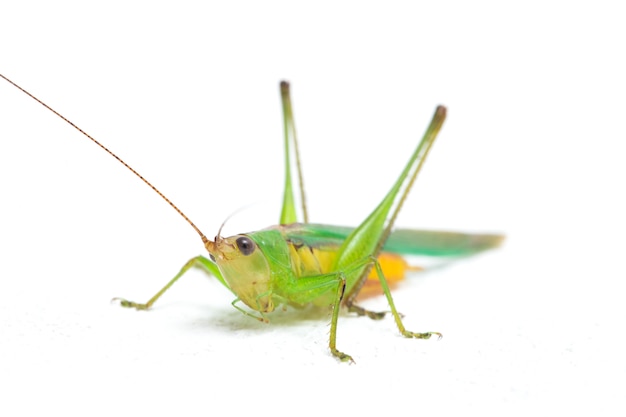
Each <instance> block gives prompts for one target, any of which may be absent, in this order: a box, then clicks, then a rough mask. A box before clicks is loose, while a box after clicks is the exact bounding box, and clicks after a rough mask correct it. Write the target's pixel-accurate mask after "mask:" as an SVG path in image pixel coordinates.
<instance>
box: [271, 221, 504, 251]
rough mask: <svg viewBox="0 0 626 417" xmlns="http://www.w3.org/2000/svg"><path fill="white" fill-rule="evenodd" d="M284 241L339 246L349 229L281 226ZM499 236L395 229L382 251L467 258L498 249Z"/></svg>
mask: <svg viewBox="0 0 626 417" xmlns="http://www.w3.org/2000/svg"><path fill="white" fill-rule="evenodd" d="M282 229H283V233H284V234H285V237H286V238H287V239H288V240H291V241H295V242H302V243H303V244H306V245H308V246H312V247H331V246H340V245H341V244H342V243H343V241H344V240H345V239H346V238H347V237H348V235H349V234H350V233H351V232H352V231H353V230H354V228H352V227H345V226H329V225H324V224H315V223H308V224H301V223H294V224H290V225H285V226H282ZM503 240H504V236H503V235H499V234H489V233H463V232H451V231H441V230H411V229H397V230H394V231H393V232H391V235H390V236H389V238H388V239H387V242H385V244H384V246H383V251H385V252H392V253H397V254H399V255H418V256H435V257H457V256H469V255H474V254H476V253H479V252H483V251H485V250H488V249H493V248H496V247H498V246H499V245H500V244H501V243H502V241H503Z"/></svg>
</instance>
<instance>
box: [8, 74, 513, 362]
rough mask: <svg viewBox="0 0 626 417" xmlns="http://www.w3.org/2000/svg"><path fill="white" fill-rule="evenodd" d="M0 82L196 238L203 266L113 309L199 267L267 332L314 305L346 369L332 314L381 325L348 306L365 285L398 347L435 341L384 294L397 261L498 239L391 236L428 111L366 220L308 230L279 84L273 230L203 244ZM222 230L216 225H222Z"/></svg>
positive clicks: (398, 271) (439, 115)
mask: <svg viewBox="0 0 626 417" xmlns="http://www.w3.org/2000/svg"><path fill="white" fill-rule="evenodd" d="M0 77H2V78H3V79H5V80H6V81H8V82H9V83H11V84H12V85H14V86H15V87H16V88H18V89H20V90H21V91H23V92H24V93H25V94H27V95H29V96H30V97H31V98H33V99H34V100H36V101H37V102H39V103H40V104H42V105H43V106H44V107H46V108H47V109H48V110H50V111H52V112H53V113H54V114H56V115H57V116H59V117H60V118H61V119H63V120H64V121H65V122H67V123H69V124H70V125H71V126H73V127H74V128H75V129H77V130H79V131H80V132H81V133H82V134H83V135H85V136H86V137H87V138H89V139H90V140H92V141H93V142H94V143H96V144H97V145H98V146H100V147H101V148H102V149H104V150H105V151H106V152H107V153H109V154H110V155H111V156H113V157H114V158H115V159H117V160H118V161H119V162H120V163H122V164H123V165H124V166H125V167H126V168H128V169H129V170H130V171H131V172H132V173H133V174H135V175H136V176H137V177H139V178H140V179H141V180H142V181H143V182H144V183H146V184H147V185H148V186H150V187H151V188H152V189H153V190H154V191H155V192H156V193H157V194H159V195H160V196H161V197H162V198H163V199H164V200H165V201H166V202H167V203H168V204H169V205H170V206H171V207H172V208H174V210H176V212H178V214H180V215H181V216H182V217H183V218H184V219H185V220H186V221H187V222H188V223H189V224H190V225H191V227H193V229H194V230H195V231H196V232H197V233H198V235H199V236H200V238H201V240H202V244H203V246H204V247H205V248H206V250H207V251H208V253H209V256H208V258H207V257H205V256H197V257H194V258H192V259H191V260H189V261H188V262H187V263H186V264H185V265H184V266H183V267H182V269H181V270H180V271H179V272H178V274H176V276H174V278H172V279H171V280H170V281H169V282H168V283H167V285H165V287H163V288H162V289H161V290H160V291H158V292H157V293H156V294H155V295H154V296H153V297H152V298H150V299H149V300H148V301H147V302H145V303H137V302H134V301H128V300H126V299H121V298H118V299H115V300H117V301H118V302H119V303H120V305H121V306H123V307H127V308H135V309H138V310H145V309H148V308H150V307H151V306H152V305H153V304H154V303H155V302H156V301H157V300H158V299H159V298H160V297H161V296H162V295H163V293H165V292H166V291H167V290H168V289H169V288H170V287H171V286H172V285H173V284H174V283H175V282H176V281H177V280H178V279H179V278H180V277H181V276H183V275H184V274H185V272H187V271H188V270H189V269H190V268H192V267H196V266H197V267H201V268H202V269H204V270H205V271H206V272H208V273H209V274H210V275H212V276H214V277H215V278H217V280H218V281H220V282H221V283H222V284H223V285H224V286H225V287H227V288H228V289H229V290H230V291H231V292H232V293H233V294H234V295H235V296H236V298H235V300H234V301H233V302H232V305H233V306H234V307H235V308H236V309H238V310H239V311H241V312H242V313H243V314H245V315H246V316H249V317H252V318H254V319H257V320H260V321H262V322H268V321H269V320H268V319H267V315H268V314H270V313H272V312H273V311H274V310H275V309H276V308H277V307H278V306H281V305H283V306H287V305H289V306H304V305H308V304H314V305H317V306H327V307H328V306H330V307H331V312H332V313H331V322H330V339H329V349H330V352H331V353H332V355H334V356H335V357H336V358H338V359H339V360H341V361H348V362H353V359H352V357H351V356H350V355H348V354H346V353H344V352H342V351H340V350H339V349H338V348H337V323H338V321H339V312H340V308H341V307H345V308H346V309H347V310H348V311H349V312H353V313H356V314H357V315H365V316H368V317H370V318H372V319H382V318H383V317H384V316H385V315H386V314H387V312H374V311H369V310H366V309H364V308H363V307H361V306H359V305H358V303H357V296H358V295H359V294H360V292H361V290H362V289H363V288H364V287H365V286H368V285H367V283H369V282H372V280H374V279H376V280H377V282H378V283H379V284H380V287H381V288H382V292H383V294H384V295H385V297H386V299H387V302H388V304H389V309H390V311H389V313H390V314H391V315H392V317H393V319H394V321H395V323H396V326H397V327H398V330H399V331H400V333H401V334H402V335H403V336H405V337H408V338H416V339H429V338H431V337H433V336H437V337H441V334H440V333H438V332H423V333H417V332H412V331H409V330H407V329H406V328H405V327H404V324H403V321H402V316H401V315H400V314H399V313H398V310H397V309H396V306H395V304H394V302H393V298H392V295H391V290H390V283H391V282H392V281H396V280H398V279H401V278H402V277H403V276H404V274H405V272H406V271H407V270H408V269H410V267H409V266H408V264H407V263H406V261H405V260H404V259H403V257H402V256H403V255H430V256H467V255H472V254H474V253H478V252H481V251H484V250H486V249H490V248H493V247H496V246H498V245H499V244H500V242H501V241H502V239H503V236H502V235H497V234H466V233H457V232H442V231H424V230H421V231H420V230H406V229H399V230H393V226H394V223H395V220H396V217H397V216H398V213H399V212H400V209H401V208H402V205H403V203H404V201H405V199H406V197H407V195H408V193H409V190H410V189H411V187H412V186H413V183H414V182H415V180H416V178H417V175H418V173H419V171H420V169H421V167H422V165H423V164H424V161H425V159H426V156H427V155H428V152H429V150H430V149H431V146H432V144H433V142H434V140H435V138H436V136H437V134H438V132H439V130H440V129H441V127H442V125H443V122H444V119H445V117H446V108H445V107H443V106H438V107H437V108H436V110H435V113H434V116H433V118H432V120H431V122H430V124H429V126H428V128H427V129H426V132H425V134H424V136H423V138H422V140H421V141H420V142H419V144H418V146H417V148H416V149H415V151H414V153H413V154H412V155H411V157H410V158H409V161H408V163H407V164H406V166H405V167H404V169H403V170H402V172H401V173H400V175H399V177H398V179H397V180H396V181H395V183H394V184H393V185H392V187H391V189H390V190H389V191H388V193H387V194H386V195H385V197H384V198H383V199H382V201H381V202H380V204H378V206H377V207H376V208H375V209H374V210H373V211H372V213H371V214H370V215H369V216H368V217H367V218H366V219H365V220H364V221H363V222H362V223H361V224H360V225H359V226H357V227H356V228H349V227H338V226H328V225H321V224H313V223H309V219H308V213H307V206H306V198H305V193H304V187H303V176H302V169H301V164H300V157H299V151H298V142H297V138H296V129H295V125H294V120H293V111H292V105H291V98H290V86H289V84H288V83H287V82H285V81H283V82H281V83H280V92H281V99H282V111H283V119H284V132H285V135H284V148H285V173H286V174H285V188H284V194H283V205H282V211H281V215H280V221H279V224H278V225H276V226H271V227H268V228H266V229H263V230H260V231H256V232H251V233H242V234H238V235H235V236H231V237H223V236H221V230H222V228H221V227H220V230H219V231H218V233H217V236H216V237H215V239H214V240H210V239H208V238H207V237H206V236H205V235H204V234H203V233H202V232H201V231H200V230H199V229H198V227H196V225H195V224H194V223H193V222H192V221H191V220H190V219H189V218H188V217H187V216H186V215H185V214H184V213H183V212H182V211H181V210H180V209H179V208H178V207H177V206H176V205H174V204H173V203H172V202H171V201H170V200H169V199H168V198H167V197H165V195H163V194H162V193H161V192H160V191H159V190H158V189H157V188H156V187H154V186H153V185H152V184H151V183H150V182H148V181H147V180H146V179H145V178H143V177H142V176H141V175H140V174H139V173H138V172H137V171H135V170H134V169H133V168H131V167H130V166H129V165H128V164H126V163H125V162H124V161H123V160H122V159H120V158H119V157H118V156H117V155H115V154H114V153H113V152H111V151H110V150H109V149H107V148H106V147H105V146H103V145H102V144H101V143H100V142H98V141H96V140H95V139H94V138H93V137H91V136H90V135H89V134H87V133H86V132H84V131H83V130H81V129H80V128H79V127H78V126H76V125H74V124H73V123H72V122H71V121H69V120H68V119H67V118H65V117H64V116H62V115H61V114H59V113H58V112H56V111H55V110H54V109H52V108H51V107H49V106H48V105H47V104H45V103H44V102H43V101H41V100H39V99H38V98H36V97H35V96H34V95H32V94H30V93H29V92H28V91H26V90H25V89H23V88H22V87H20V86H19V85H17V84H16V83H14V82H13V81H11V80H10V79H8V78H7V77H5V76H4V75H1V74H0ZM292 165H294V166H295V167H296V170H297V177H298V180H297V185H298V188H299V191H300V200H301V211H302V220H301V222H298V215H297V210H296V203H295V201H296V199H295V196H294V188H295V185H294V184H296V182H295V181H293V180H292ZM222 227H223V225H222Z"/></svg>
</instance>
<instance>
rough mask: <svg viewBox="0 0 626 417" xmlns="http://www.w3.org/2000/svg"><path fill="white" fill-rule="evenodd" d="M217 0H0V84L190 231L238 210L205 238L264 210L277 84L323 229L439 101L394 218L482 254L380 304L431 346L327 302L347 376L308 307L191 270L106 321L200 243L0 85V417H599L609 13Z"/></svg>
mask: <svg viewBox="0 0 626 417" xmlns="http://www.w3.org/2000/svg"><path fill="white" fill-rule="evenodd" d="M15 3H17V2H15ZM220 3H222V2H187V1H179V2H176V3H174V2H172V3H171V4H169V5H168V4H163V2H151V3H148V2H146V3H145V4H142V3H140V2H133V1H130V2H129V1H125V2H115V1H108V2H102V3H101V4H100V5H94V4H93V2H92V3H90V4H89V5H87V3H85V2H41V3H39V2H27V1H26V2H20V6H12V5H7V4H5V5H3V6H2V12H1V14H0V39H2V41H1V43H0V72H1V73H2V74H4V75H6V76H8V77H10V78H12V79H13V80H14V81H16V82H18V83H19V84H21V85H22V86H23V87H25V88H26V89H28V90H30V91H31V92H33V93H34V94H36V95H37V96H38V97H40V98H41V99H42V100H44V101H46V102H47V103H48V104H50V105H51V106H53V107H54V108H55V109H57V110H58V111H60V112H61V113H63V114H64V115H65V116H67V117H68V118H70V119H71V120H72V121H74V122H75V123H77V124H78V125H79V126H81V127H82V128H84V129H85V130H86V131H88V132H89V133H91V134H92V135H93V136H95V137H96V138H98V139H100V140H101V141H102V142H103V143H105V144H106V145H107V146H109V147H110V148H111V149H113V150H114V151H115V152H117V153H118V154H119V155H120V156H121V157H122V158H123V159H125V160H126V161H127V162H129V163H130V164H131V165H132V166H133V167H134V168H136V169H137V170H139V171H140V172H141V173H142V174H143V175H144V176H145V177H147V178H148V179H150V180H151V181H152V182H153V183H154V184H155V185H157V186H158V187H159V188H160V189H161V190H162V191H163V192H164V193H165V194H166V195H167V196H168V197H169V198H170V199H172V200H173V201H174V202H175V203H176V204H177V205H179V206H180V208H181V209H183V211H185V212H186V214H187V215H188V216H189V217H191V218H192V219H193V220H194V221H195V222H196V224H197V225H198V226H199V227H200V228H201V229H202V230H203V231H204V232H205V233H206V234H207V235H208V236H210V237H211V236H213V235H214V234H215V232H216V231H217V229H218V227H219V226H220V224H221V223H222V221H223V220H224V219H225V218H226V217H227V216H228V215H229V214H231V213H233V212H234V211H236V210H237V209H240V208H242V207H248V208H247V209H246V210H244V211H242V212H240V213H238V214H237V215H236V216H234V217H233V218H232V219H231V220H230V221H229V223H228V224H227V226H226V230H225V232H226V234H233V233H236V232H242V231H248V230H254V229H259V228H262V227H265V226H268V225H270V224H273V223H275V222H276V221H277V220H278V211H279V206H280V204H279V203H280V198H281V191H282V175H283V168H282V157H283V154H282V148H281V143H282V142H281V141H282V130H281V129H282V122H281V114H280V104H279V95H278V81H279V80H280V79H288V80H290V81H291V82H292V86H293V101H294V106H295V115H296V122H297V127H298V130H299V136H300V141H301V151H302V158H303V164H304V170H305V181H306V187H307V191H308V197H309V201H310V212H311V216H312V219H313V220H314V221H316V222H322V223H331V224H344V225H356V224H358V223H359V222H360V221H361V220H362V219H363V218H364V217H365V216H366V215H367V213H368V212H369V211H370V210H371V209H372V208H373V207H374V205H375V204H376V203H377V202H378V201H379V200H380V199H381V198H382V196H383V195H384V193H385V192H386V191H387V189H388V188H389V186H390V185H391V183H392V181H393V180H394V178H395V177H396V176H397V175H398V173H399V172H400V170H401V166H402V165H403V164H404V163H405V161H406V158H407V155H408V154H409V152H411V151H412V150H413V148H414V147H415V145H416V144H417V142H418V140H419V138H420V137H421V135H422V133H423V130H424V129H425V127H426V125H427V123H428V121H429V119H430V117H431V115H432V112H433V110H434V108H435V106H436V105H437V104H440V103H441V104H445V105H446V106H448V108H449V118H448V120H447V122H446V124H445V126H444V128H443V130H442V132H441V135H440V137H439V139H438V142H437V144H436V145H435V148H434V149H433V152H431V154H430V157H429V161H428V162H427V164H426V165H425V169H424V171H423V173H422V175H421V176H420V178H419V180H418V182H417V184H416V187H415V189H414V190H413V192H412V194H411V196H410V199H409V201H408V202H407V204H406V206H405V208H404V210H403V212H402V215H401V217H400V218H399V220H398V225H400V226H403V227H413V228H419V227H430V228H446V229H460V230H476V231H501V232H504V233H506V234H507V241H506V244H505V245H504V247H503V248H502V249H501V250H498V251H493V252H491V253H488V254H484V255H482V256H480V257H476V258H474V259H471V260H467V261H463V262H458V263H456V264H454V265H451V266H449V267H446V268H443V269H436V270H432V271H430V272H428V273H424V274H421V275H415V276H412V277H411V278H412V279H411V280H409V281H408V282H406V283H405V285H403V286H401V288H399V289H398V290H397V291H395V293H394V294H395V297H396V304H397V305H398V308H399V309H400V311H402V312H403V313H404V314H405V316H406V317H405V323H406V325H407V327H408V328H410V329H412V330H415V331H427V330H434V331H440V332H442V333H443V334H444V338H443V339H442V340H440V341H438V342H437V341H419V340H418V341H416V340H407V339H403V338H402V337H401V336H399V335H398V334H397V332H396V330H395V328H394V325H393V322H392V321H391V320H389V319H387V320H385V321H383V322H373V321H370V320H367V319H364V318H355V317H351V316H349V315H344V316H342V317H341V320H340V324H339V337H338V343H339V347H340V348H341V349H343V350H345V351H346V352H349V353H350V354H352V355H353V356H354V358H355V359H356V362H357V363H356V365H351V366H350V365H347V364H340V363H338V362H337V361H336V360H335V359H333V358H332V357H331V356H330V354H329V353H328V350H327V332H328V319H327V313H326V312H316V311H309V310H305V311H302V312H298V311H295V312H294V311H288V312H276V313H275V314H273V315H272V316H271V317H270V318H271V319H272V323H271V324H270V325H263V324H261V323H257V322H254V321H253V320H250V319H248V318H246V317H244V316H242V315H241V314H240V313H239V312H237V311H236V310H235V309H233V308H232V307H231V306H230V302H231V300H232V298H233V296H232V295H231V294H229V293H228V292H227V290H225V289H224V288H222V287H221V286H220V285H219V283H217V282H216V281H215V280H211V279H206V278H205V277H204V276H203V274H202V273H200V272H199V271H198V272H195V271H194V272H192V273H190V274H189V276H188V277H185V279H184V280H182V281H181V282H180V283H179V284H178V285H176V286H175V287H174V288H173V289H172V290H171V292H170V293H168V294H167V296H166V297H164V298H163V299H162V302H161V303H159V304H157V305H156V307H155V308H154V310H152V311H150V312H134V311H128V310H123V309H121V308H119V307H117V306H115V305H112V304H110V303H109V300H110V299H111V298H112V297H114V296H123V297H127V298H130V299H134V300H137V301H145V300H146V299H147V298H148V297H149V296H151V295H152V294H153V293H154V292H155V291H156V290H157V289H159V288H160V286H161V285H162V284H164V283H165V282H166V281H167V280H168V279H169V278H170V277H171V276H172V275H173V274H174V273H175V272H176V271H178V268H179V267H180V266H181V265H182V264H183V263H184V262H185V261H186V260H187V259H189V258H190V257H191V256H194V255H197V254H199V253H202V250H203V248H202V245H201V242H200V240H199V239H198V238H197V236H196V235H195V234H194V232H193V230H192V229H191V228H190V227H188V226H187V225H186V224H185V223H184V221H183V220H182V219H181V218H180V217H179V216H178V215H177V214H176V213H175V212H174V211H172V210H171V209H170V208H169V207H168V206H167V205H166V204H164V203H163V201H161V200H160V199H159V198H158V196H156V195H155V194H154V193H153V192H152V191H151V190H150V189H149V188H147V187H146V186H145V185H143V184H142V183H141V182H139V181H138V180H137V179H136V178H134V177H133V176H132V175H131V174H130V173H129V172H127V171H126V170H125V169H123V167H121V166H120V165H119V164H118V163H117V162H115V161H114V160H113V159H112V158H110V157H109V156H107V155H106V154H105V153H104V152H102V151H101V150H99V149H98V148H97V147H95V146H93V144H91V143H89V141H88V140H86V139H85V138H83V137H81V136H80V134H78V133H77V132H76V131H74V130H73V129H72V128H70V127H69V126H68V125H66V124H65V123H63V122H61V121H60V120H59V119H58V118H56V117H55V116H54V115H52V114H51V113H50V112H48V111H46V110H45V109H43V108H42V107H41V106H40V105H39V104H37V103H35V102H34V101H33V100H31V99H30V98H28V97H27V96H25V95H24V94H22V93H21V92H19V91H18V90H17V89H15V88H14V87H12V86H10V85H9V84H8V83H6V82H4V81H2V82H0V187H1V188H0V199H1V205H0V210H1V211H0V279H1V280H2V281H1V282H2V290H1V291H0V384H2V387H0V392H1V393H2V394H1V395H2V401H0V414H2V415H33V413H35V412H40V413H47V414H50V413H54V414H58V413H59V412H63V413H64V415H83V416H84V415H98V414H111V415H112V414H115V415H129V414H131V413H139V412H142V413H146V414H151V415H166V414H167V415H210V414H211V415H215V414H226V413H228V414H233V415H243V413H244V412H246V413H254V414H255V415H268V414H270V413H271V414H279V415H295V414H304V415H308V414H311V415H313V414H316V415H320V414H322V413H323V414H325V415H339V414H346V413H348V412H349V413H351V414H354V415H357V414H361V415H364V412H366V413H367V414H366V415H382V414H384V415H389V416H395V415H417V414H420V415H438V414H447V413H451V412H453V413H455V414H457V415H458V414H461V413H463V414H478V413H480V414H492V415H496V414H504V415H514V414H520V415H528V414H530V413H532V414H535V415H548V414H553V413H558V414H564V413H565V412H571V411H578V412H580V413H581V414H591V413H594V414H599V415H623V413H624V411H625V408H626V407H625V405H626V404H625V402H626V401H625V400H624V381H625V377H626V360H625V359H624V351H625V349H626V343H625V336H624V334H623V329H624V319H625V318H626V314H625V313H626V311H625V308H624V301H623V295H624V284H625V279H626V274H625V268H624V262H623V253H624V250H623V249H624V233H626V228H625V227H624V224H625V222H624V219H623V216H624V214H623V213H624V209H625V208H626V207H625V204H624V202H623V197H624V191H623V190H624V179H625V178H626V176H625V175H626V169H625V168H624V163H623V158H624V156H623V155H624V152H623V150H624V145H623V143H624V140H625V139H626V135H625V133H626V128H625V125H624V115H625V114H626V105H625V100H626V99H625V97H626V83H625V81H624V77H625V76H624V74H626V65H625V63H624V39H626V29H624V23H623V12H622V11H621V8H619V7H618V4H619V2H609V1H596V2H593V5H591V3H588V4H585V3H584V2H556V1H541V2H539V1H526V2H520V3H519V4H518V5H517V6H514V5H504V4H503V3H501V2H489V1H473V2H460V1H441V2H429V4H428V5H418V2H399V1H389V2H385V3H384V5H383V2H379V3H376V2H369V1H366V2H363V1H361V2H341V1H339V2H324V1H318V2H315V4H309V5H303V4H297V3H296V2H288V1H285V2H278V1H266V2H250V1H235V2H228V4H229V5H228V6H218V5H217V4H220ZM224 3H225V2H224ZM433 3H436V4H433ZM367 306H369V307H371V308H374V309H376V308H379V309H384V308H385V302H384V300H383V299H378V298H377V299H373V300H370V301H369V302H368V303H367Z"/></svg>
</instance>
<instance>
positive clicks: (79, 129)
mask: <svg viewBox="0 0 626 417" xmlns="http://www.w3.org/2000/svg"><path fill="white" fill-rule="evenodd" d="M0 77H2V78H4V79H5V80H6V81H8V82H9V83H10V84H12V85H13V86H14V87H16V88H17V89H18V90H21V91H22V92H23V93H25V94H26V95H27V96H29V97H30V98H32V99H33V100H35V101H36V102H38V103H39V104H41V105H42V106H44V107H45V108H46V109H48V110H50V111H51V112H52V113H54V114H56V115H57V116H59V117H60V118H61V119H63V120H64V121H65V122H66V123H68V124H69V125H70V126H72V127H73V128H74V129H76V130H78V131H79V132H80V133H82V134H83V135H85V136H86V137H88V138H89V139H91V141H92V142H94V143H95V144H96V145H98V146H99V147H101V148H102V149H104V150H105V151H106V152H107V153H108V154H109V155H111V156H112V157H113V158H115V159H117V160H118V161H119V162H120V163H121V164H122V165H124V166H125V167H126V168H128V169H129V170H130V172H132V173H133V174H135V175H136V176H138V177H139V179H141V181H143V182H144V183H145V184H147V185H148V186H149V187H150V188H152V189H153V190H154V191H155V192H156V193H157V194H158V195H160V196H161V198H162V199H163V200H165V201H167V204H169V205H170V206H172V208H173V209H174V210H176V211H177V212H178V214H180V215H181V216H183V219H185V220H186V221H187V223H189V224H190V225H191V227H193V229H194V230H195V231H196V233H198V235H200V238H201V239H202V243H203V244H205V246H206V244H207V242H208V241H209V240H208V239H207V238H206V236H204V234H203V233H202V232H201V231H200V229H198V227H196V225H195V224H193V222H192V221H191V220H189V217H187V216H186V215H185V213H183V212H182V211H181V210H180V209H179V208H178V207H176V205H175V204H174V203H172V202H171V201H170V200H169V199H168V198H167V197H165V195H164V194H163V193H162V192H161V191H159V190H158V189H157V188H156V187H155V186H154V185H152V184H151V183H150V182H149V181H148V180H147V179H145V178H144V177H142V176H141V175H140V174H139V173H138V172H137V171H135V170H134V169H133V168H131V167H130V165H128V164H127V163H126V162H124V161H122V159H121V158H120V157H119V156H117V155H115V154H114V153H113V152H111V151H110V150H109V149H108V148H107V147H106V146H104V145H103V144H101V143H100V142H98V141H97V140H95V139H94V138H93V137H92V136H91V135H89V134H88V133H87V132H85V131H84V130H83V129H81V128H80V127H78V126H76V125H75V124H74V123H72V122H71V121H70V120H69V119H67V118H66V117H65V116H63V115H61V113H59V112H58V111H56V110H54V109H53V108H52V107H50V106H48V105H47V104H46V103H44V102H43V101H41V100H39V99H38V98H37V97H35V96H34V95H32V94H31V93H29V92H28V91H26V90H24V89H23V88H22V87H20V86H19V85H17V84H15V83H14V82H13V81H11V80H9V79H8V78H7V77H5V76H4V75H2V74H0Z"/></svg>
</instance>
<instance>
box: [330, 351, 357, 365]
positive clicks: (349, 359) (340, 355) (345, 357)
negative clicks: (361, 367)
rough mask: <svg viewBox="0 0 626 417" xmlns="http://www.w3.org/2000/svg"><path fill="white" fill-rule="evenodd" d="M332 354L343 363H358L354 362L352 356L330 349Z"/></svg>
mask: <svg viewBox="0 0 626 417" xmlns="http://www.w3.org/2000/svg"><path fill="white" fill-rule="evenodd" d="M330 352H331V353H332V354H333V356H335V357H336V358H337V359H339V360H340V361H341V362H350V363H351V364H352V363H356V362H354V359H352V356H350V355H348V354H346V353H343V352H341V351H338V350H337V349H333V348H331V349H330Z"/></svg>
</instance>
